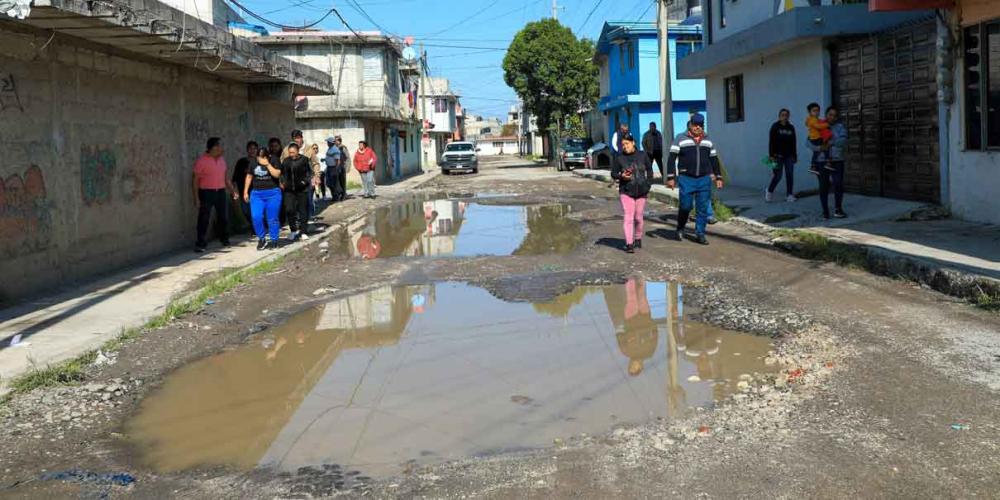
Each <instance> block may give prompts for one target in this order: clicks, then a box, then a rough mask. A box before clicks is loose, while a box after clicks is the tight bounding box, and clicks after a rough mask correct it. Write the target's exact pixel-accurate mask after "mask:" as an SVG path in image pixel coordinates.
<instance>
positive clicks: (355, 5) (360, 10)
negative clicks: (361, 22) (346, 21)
mask: <svg viewBox="0 0 1000 500" xmlns="http://www.w3.org/2000/svg"><path fill="white" fill-rule="evenodd" d="M348 3H350V4H351V7H353V8H354V10H356V11H358V13H359V14H361V17H364V18H365V19H367V20H368V22H370V23H372V24H373V25H375V27H376V28H378V29H379V30H380V31H381V32H383V33H387V34H390V35H392V36H394V37H399V35H397V34H395V33H393V32H391V31H389V30H387V29H385V28H383V27H382V26H381V25H379V23H377V22H375V20H374V19H372V16H369V15H368V12H365V9H364V8H363V7H361V5H359V4H358V2H357V0H348Z"/></svg>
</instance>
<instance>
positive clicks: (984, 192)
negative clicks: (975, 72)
mask: <svg viewBox="0 0 1000 500" xmlns="http://www.w3.org/2000/svg"><path fill="white" fill-rule="evenodd" d="M962 66H963V65H962V60H961V57H959V58H958V60H957V61H956V64H955V74H954V82H955V90H956V91H955V101H954V103H953V104H952V105H951V107H950V113H948V114H949V117H948V120H947V123H948V137H949V154H948V164H949V167H948V168H949V173H948V181H947V182H948V193H949V198H950V200H943V201H950V207H951V212H952V214H953V215H955V216H956V217H959V218H961V219H965V220H969V221H975V222H988V223H991V224H1000V196H998V194H1000V175H997V173H998V172H1000V151H967V150H965V121H964V120H965V118H964V117H965V111H964V108H965V92H962V91H961V89H962V88H963V86H964V85H965V83H964V81H963V79H962V73H963V71H962V69H961V68H962ZM942 121H944V117H942Z"/></svg>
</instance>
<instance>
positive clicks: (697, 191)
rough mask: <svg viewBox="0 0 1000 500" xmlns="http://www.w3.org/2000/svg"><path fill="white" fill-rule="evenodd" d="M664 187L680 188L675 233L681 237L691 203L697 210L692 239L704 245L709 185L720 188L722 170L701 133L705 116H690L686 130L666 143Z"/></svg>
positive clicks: (709, 198) (697, 114) (709, 142)
mask: <svg viewBox="0 0 1000 500" xmlns="http://www.w3.org/2000/svg"><path fill="white" fill-rule="evenodd" d="M666 174H667V175H666V179H667V187H668V188H670V189H673V188H674V186H678V187H679V188H680V205H681V206H680V209H679V210H678V211H677V233H676V235H675V238H676V239H677V240H680V239H681V238H682V237H683V236H684V227H685V226H686V225H687V221H688V217H689V216H690V215H691V208H692V205H693V206H694V208H695V210H697V212H698V213H697V219H696V220H695V235H694V237H693V238H692V240H693V241H695V242H698V243H700V244H702V245H707V244H708V240H707V239H706V238H705V227H706V226H707V225H708V215H709V206H710V205H711V203H712V184H713V183H714V184H715V187H716V189H722V184H723V183H722V172H721V170H720V168H719V155H718V153H717V152H716V150H715V145H714V144H712V141H710V140H709V139H708V135H707V134H705V116H704V115H702V114H701V113H695V114H693V115H691V121H689V122H688V129H687V131H686V132H683V133H681V134H679V135H678V136H677V137H676V138H675V139H674V142H673V144H671V146H670V155H669V156H668V157H667V172H666Z"/></svg>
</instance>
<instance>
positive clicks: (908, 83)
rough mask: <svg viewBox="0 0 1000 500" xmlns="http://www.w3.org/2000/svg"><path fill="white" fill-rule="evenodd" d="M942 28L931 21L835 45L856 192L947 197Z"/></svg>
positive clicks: (839, 101) (837, 99)
mask: <svg viewBox="0 0 1000 500" xmlns="http://www.w3.org/2000/svg"><path fill="white" fill-rule="evenodd" d="M936 29H937V28H936V26H935V24H934V22H933V21H929V22H925V23H920V24H916V25H912V26H906V27H903V28H900V29H896V30H893V31H889V32H885V33H881V34H878V35H875V36H870V37H862V38H854V39H847V40H843V41H840V42H838V43H836V44H834V45H833V46H832V47H831V63H832V64H831V66H832V72H833V95H834V103H835V104H836V105H837V107H838V108H839V109H840V110H841V113H842V115H843V119H844V121H845V124H846V125H847V128H848V134H849V137H850V139H849V141H848V146H847V148H846V150H845V159H846V160H847V173H846V179H845V185H846V188H847V189H848V190H849V191H852V192H857V193H862V194H870V195H876V196H886V197H890V198H901V199H908V200H918V201H931V202H938V201H939V200H940V184H939V182H940V162H939V156H938V151H939V149H938V147H939V145H938V112H937V82H936V80H935V72H936V68H935V52H934V43H935V33H936Z"/></svg>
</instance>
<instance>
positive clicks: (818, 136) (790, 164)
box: [764, 102, 847, 219]
mask: <svg viewBox="0 0 1000 500" xmlns="http://www.w3.org/2000/svg"><path fill="white" fill-rule="evenodd" d="M820 109H821V108H820V105H819V104H818V103H815V102H814V103H810V104H809V105H808V106H807V107H806V112H807V115H806V120H805V126H806V130H807V132H808V138H807V141H806V143H805V144H806V146H807V147H808V148H809V150H810V151H811V152H812V158H811V159H810V161H809V173H811V174H813V175H815V176H817V177H818V181H819V202H820V208H822V209H823V218H825V219H829V218H830V217H831V216H832V217H835V218H838V219H842V218H844V217H847V213H846V212H844V169H845V164H844V147H845V146H846V145H847V127H846V126H844V124H843V122H841V121H840V113H839V112H838V110H837V108H836V107H834V106H830V107H828V108H826V114H825V115H824V116H822V117H821V116H820ZM791 114H792V113H791V111H789V110H787V109H781V110H780V111H778V121H776V122H774V124H773V125H771V131H770V134H769V139H768V161H769V165H770V166H771V169H772V170H771V182H770V184H768V186H767V187H766V188H765V190H764V200H765V201H767V202H771V201H773V199H774V190H775V189H776V188H777V187H778V184H779V183H780V182H781V178H782V176H784V178H785V195H786V196H785V201H788V202H794V201H796V198H795V188H794V184H795V176H794V172H795V164H796V163H797V162H798V160H799V155H798V139H797V135H796V132H795V126H794V125H792V124H791V121H790V120H791ZM831 190H832V191H833V199H834V209H833V213H832V214H831V213H830V206H829V203H830V202H829V197H830V191H831Z"/></svg>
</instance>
